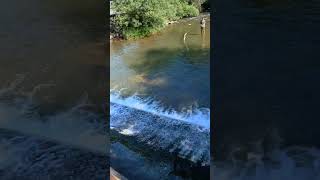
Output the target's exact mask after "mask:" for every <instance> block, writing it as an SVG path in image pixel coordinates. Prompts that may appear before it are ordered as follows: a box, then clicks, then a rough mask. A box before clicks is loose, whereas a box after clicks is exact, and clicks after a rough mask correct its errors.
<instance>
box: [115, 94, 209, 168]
mask: <svg viewBox="0 0 320 180" xmlns="http://www.w3.org/2000/svg"><path fill="white" fill-rule="evenodd" d="M193 112H196V113H195V114H193ZM209 117H210V112H209V111H200V110H197V111H190V112H189V114H182V113H178V112H176V111H168V110H164V108H161V106H160V105H159V103H156V102H155V101H152V100H145V101H144V100H143V99H141V98H139V97H138V96H137V95H133V96H130V97H127V98H123V97H121V95H120V93H117V92H112V91H111V92H110V127H111V129H113V130H115V131H117V132H119V133H120V134H122V135H125V136H135V138H136V139H137V140H138V141H140V142H143V143H145V144H147V145H148V146H150V147H152V148H155V149H160V150H165V151H167V152H176V153H178V155H179V156H180V157H183V158H187V159H189V160H191V161H194V162H199V161H200V162H201V163H202V164H204V165H208V164H209V161H210V129H209Z"/></svg>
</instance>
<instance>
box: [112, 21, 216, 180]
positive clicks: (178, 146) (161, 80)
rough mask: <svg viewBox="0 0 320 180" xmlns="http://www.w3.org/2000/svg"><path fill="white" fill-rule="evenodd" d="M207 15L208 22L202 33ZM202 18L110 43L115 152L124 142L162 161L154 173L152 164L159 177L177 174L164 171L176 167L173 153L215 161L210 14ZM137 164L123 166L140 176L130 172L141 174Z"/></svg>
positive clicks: (193, 159)
mask: <svg viewBox="0 0 320 180" xmlns="http://www.w3.org/2000/svg"><path fill="white" fill-rule="evenodd" d="M202 16H204V17H205V18H206V21H207V27H206V30H205V33H204V34H203V35H201V31H200V18H201V17H202ZM202 16H201V17H196V18H192V19H184V20H181V21H179V22H177V23H174V24H171V25H169V26H168V27H167V28H166V29H165V30H164V31H162V32H160V33H158V34H155V35H152V36H150V37H147V38H143V39H140V40H129V41H114V42H111V48H110V53H111V58H110V69H111V72H110V75H111V76H110V79H111V80H110V116H111V117H110V128H111V129H112V133H113V134H114V136H115V138H113V141H112V142H113V145H112V146H111V151H113V152H114V154H117V153H116V152H117V151H118V150H119V148H115V147H119V145H114V143H115V144H117V143H119V142H120V143H122V144H124V145H125V146H127V148H129V149H131V150H132V151H135V152H137V153H139V154H144V155H142V156H143V157H141V158H146V159H147V160H146V162H145V161H143V162H144V163H143V164H154V163H155V162H157V163H158V165H157V166H156V167H158V166H160V167H161V168H160V169H162V171H160V172H164V173H160V172H159V173H158V175H155V174H157V173H155V174H154V172H158V171H159V168H154V169H152V168H151V169H150V174H153V175H154V176H153V178H155V179H159V178H168V179H171V178H173V177H171V176H166V175H165V174H167V175H168V174H169V172H170V171H172V164H170V163H171V162H170V161H169V160H168V159H170V156H172V155H173V154H175V155H176V156H177V157H179V158H182V159H186V160H188V161H190V162H193V163H198V164H200V166H203V167H205V166H208V165H209V162H210V155H209V154H210V153H209V152H210V141H209V139H210V16H209V15H202ZM185 33H187V34H186V35H185ZM184 35H185V40H184ZM123 139H126V140H123ZM128 141H135V142H136V145H132V143H127V142H128ZM128 144H130V145H128ZM139 146H140V148H139ZM120 149H122V148H120ZM150 151H151V152H154V153H163V154H166V155H165V156H166V157H169V158H156V157H154V156H152V155H148V154H152V153H149V152H150ZM145 156H146V157H145ZM149 156H152V157H153V158H150V157H149ZM148 157H149V158H148ZM111 158H112V157H111ZM138 159H139V158H138ZM159 159H160V160H159ZM136 161H137V162H138V160H136ZM168 161H169V162H168ZM134 162H135V161H134ZM111 164H112V165H114V166H117V165H118V164H119V163H117V162H116V160H114V161H113V160H111ZM161 164H165V165H162V166H161ZM145 166H147V165H145ZM134 167H136V166H135V165H134V164H131V165H129V166H128V167H120V166H119V167H118V169H119V171H120V172H123V173H124V174H125V175H127V176H129V177H141V176H133V175H132V174H130V173H129V170H130V171H134V172H137V173H138V172H141V170H140V169H136V168H134ZM115 168H117V167H115ZM135 169H136V170H135ZM164 170H165V171H164ZM186 177H188V176H186ZM186 177H183V178H186ZM145 178H147V177H145ZM176 178H177V177H176ZM198 178H199V177H198ZM147 179H148V178H147Z"/></svg>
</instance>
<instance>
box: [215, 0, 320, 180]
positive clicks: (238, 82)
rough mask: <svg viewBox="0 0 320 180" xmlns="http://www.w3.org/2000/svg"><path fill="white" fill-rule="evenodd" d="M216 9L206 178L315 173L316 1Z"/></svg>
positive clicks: (319, 41) (245, 2)
mask: <svg viewBox="0 0 320 180" xmlns="http://www.w3.org/2000/svg"><path fill="white" fill-rule="evenodd" d="M216 9H217V13H216V16H215V17H216V18H215V27H216V29H215V31H214V32H215V34H214V37H215V40H216V41H215V42H214V43H215V47H216V49H215V52H216V56H215V57H214V58H215V61H214V69H213V72H214V87H215V88H214V102H213V103H214V107H215V113H214V114H215V126H214V131H215V133H214V135H213V136H212V138H213V139H212V142H214V143H213V146H212V147H213V150H214V151H213V159H214V162H213V164H214V166H215V169H214V171H213V174H214V179H217V180H219V179H223V180H224V179H228V180H233V179H237V180H238V179H243V180H250V179H259V180H264V179H266V180H267V179H273V180H277V179H279V180H280V179H292V180H298V179H299V180H304V179H308V180H309V179H310V180H315V179H320V176H319V168H320V166H319V163H320V158H319V157H320V156H319V155H320V153H319V152H320V151H319V145H320V144H319V142H320V141H319V140H318V137H319V135H320V134H319V130H318V127H319V121H318V119H319V112H318V107H319V88H320V86H319V83H318V79H319V75H320V72H319V61H318V59H319V57H320V56H319V53H318V49H319V45H320V38H319V37H320V36H318V33H319V30H320V25H319V24H320V23H319V22H320V11H319V9H320V1H318V0H313V1H287V0H280V1H273V0H268V1H265V0H242V1H223V2H222V1H221V2H217V5H216Z"/></svg>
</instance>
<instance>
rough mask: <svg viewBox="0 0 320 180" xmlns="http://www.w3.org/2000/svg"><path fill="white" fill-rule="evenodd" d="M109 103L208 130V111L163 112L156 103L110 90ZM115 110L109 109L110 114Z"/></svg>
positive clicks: (205, 109)
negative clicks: (123, 95) (124, 95)
mask: <svg viewBox="0 0 320 180" xmlns="http://www.w3.org/2000/svg"><path fill="white" fill-rule="evenodd" d="M110 102H111V103H115V104H119V105H122V106H126V107H129V108H133V109H137V110H141V111H145V112H148V113H151V114H154V115H157V116H164V117H167V118H170V119H173V120H179V121H184V122H186V123H190V124H195V125H198V126H201V127H203V128H206V129H207V130H210V109H209V108H197V109H190V110H187V111H186V112H183V113H179V112H177V111H175V110H165V109H164V108H162V107H161V106H160V103H158V102H157V101H154V100H151V99H146V100H143V99H142V98H140V97H139V96H137V95H132V96H129V97H126V98H124V97H122V96H121V94H120V92H117V91H115V90H110ZM115 112H116V109H114V107H110V114H111V115H112V114H114V113H115Z"/></svg>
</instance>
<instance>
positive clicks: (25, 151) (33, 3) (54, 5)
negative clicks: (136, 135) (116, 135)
mask: <svg viewBox="0 0 320 180" xmlns="http://www.w3.org/2000/svg"><path fill="white" fill-rule="evenodd" d="M104 14H105V13H104V9H103V2H100V1H85V0H80V1H77V2H73V1H69V0H67V1H66V0H58V1H51V0H44V1H43V0H30V1H23V2H22V1H16V0H13V1H12V0H4V1H2V5H1V7H0V23H1V26H0V49H1V54H0V117H1V118H0V129H1V130H0V133H1V134H2V135H1V137H2V138H1V143H0V146H1V152H3V153H4V154H11V155H10V156H5V155H3V156H2V155H1V158H0V159H1V160H0V161H1V163H0V171H1V173H0V177H1V179H10V178H11V179H15V178H23V179H39V178H40V179H82V178H85V177H89V176H90V177H93V178H94V179H101V178H102V177H105V176H106V171H107V170H108V168H107V167H108V166H107V156H106V155H107V139H108V138H107V134H106V133H107V131H106V127H107V126H106V117H105V114H106V113H105V104H106V103H105V101H106V99H107V98H106V92H105V89H106V87H107V81H108V80H107V78H106V77H107V72H108V71H107V66H106V64H107V62H106V60H105V51H104V44H103V40H104V39H105V35H104V33H105V30H104V21H105V18H104ZM22 147H23V148H22ZM66 152H68V153H67V154H69V155H70V156H68V157H65V156H63V154H66ZM19 153H21V154H19ZM73 153H74V154H73ZM17 154H19V155H17ZM20 155H21V156H20ZM82 157H83V158H82ZM90 159H92V162H90V163H89V161H90ZM93 161H96V162H97V163H94V162H93ZM98 161H101V162H100V163H99V162H98ZM39 168H40V169H39ZM69 168H71V169H73V170H74V171H71V172H70V171H68V169H69ZM64 170H65V172H64ZM95 170H96V172H95ZM67 171H68V172H67ZM79 171H82V172H87V173H88V174H87V175H83V174H82V175H81V174H79V173H78V174H77V172H79ZM58 172H59V173H58ZM95 173H96V174H95Z"/></svg>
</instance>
